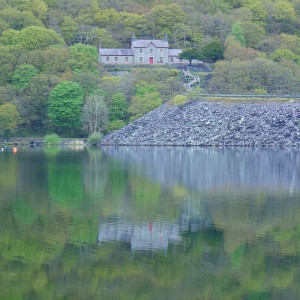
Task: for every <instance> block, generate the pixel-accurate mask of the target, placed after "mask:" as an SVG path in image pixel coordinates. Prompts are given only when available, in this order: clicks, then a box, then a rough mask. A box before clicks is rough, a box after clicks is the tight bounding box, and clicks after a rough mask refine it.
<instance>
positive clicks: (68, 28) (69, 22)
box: [61, 16, 79, 45]
mask: <svg viewBox="0 0 300 300" xmlns="http://www.w3.org/2000/svg"><path fill="white" fill-rule="evenodd" d="M78 30H79V26H78V23H77V22H76V21H75V20H74V19H73V18H72V17H71V16H65V18H64V21H63V22H62V24H61V34H62V37H63V38H64V40H65V43H66V44H67V45H71V44H72V43H73V42H74V40H75V38H76V35H77V33H78Z"/></svg>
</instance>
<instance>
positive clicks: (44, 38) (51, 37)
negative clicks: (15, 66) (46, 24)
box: [0, 26, 64, 51]
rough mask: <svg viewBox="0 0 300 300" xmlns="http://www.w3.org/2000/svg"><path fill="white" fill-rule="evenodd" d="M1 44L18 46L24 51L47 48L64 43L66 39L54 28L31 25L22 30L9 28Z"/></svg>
mask: <svg viewBox="0 0 300 300" xmlns="http://www.w3.org/2000/svg"><path fill="white" fill-rule="evenodd" d="M0 44H2V45H5V46H16V47H19V48H21V49H22V50H23V51H30V50H35V49H46V48H48V47H49V46H53V45H64V40H63V39H62V38H61V37H60V36H59V35H58V34H57V33H56V32H55V31H53V30H51V29H46V28H43V27H37V26H29V27H26V28H24V29H22V30H21V31H17V30H13V29H9V30H6V31H4V32H3V33H2V36H1V37H0Z"/></svg>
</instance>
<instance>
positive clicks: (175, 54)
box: [169, 49, 182, 56]
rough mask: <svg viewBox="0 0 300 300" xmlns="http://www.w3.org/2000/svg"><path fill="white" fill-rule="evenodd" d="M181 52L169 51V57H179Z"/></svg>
mask: <svg viewBox="0 0 300 300" xmlns="http://www.w3.org/2000/svg"><path fill="white" fill-rule="evenodd" d="M181 52H182V50H181V49H169V56H178V55H179V54H180V53H181Z"/></svg>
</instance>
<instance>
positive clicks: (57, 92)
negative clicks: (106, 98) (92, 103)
mask: <svg viewBox="0 0 300 300" xmlns="http://www.w3.org/2000/svg"><path fill="white" fill-rule="evenodd" d="M83 95H84V94H83V90H82V88H81V87H80V85H79V84H77V83H75V82H72V81H63V82H61V83H59V84H58V85H57V86H56V87H55V88H53V89H52V90H51V92H50V96H49V114H48V115H49V119H50V121H51V123H52V125H53V126H54V127H55V128H57V129H59V130H60V129H63V128H69V129H71V130H74V129H78V128H80V125H81V115H82V106H83Z"/></svg>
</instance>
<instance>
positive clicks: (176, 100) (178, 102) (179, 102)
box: [172, 95, 188, 105]
mask: <svg viewBox="0 0 300 300" xmlns="http://www.w3.org/2000/svg"><path fill="white" fill-rule="evenodd" d="M187 101H188V98H187V96H184V95H177V96H175V97H174V98H173V99H172V103H173V104H174V105H182V104H185V103H186V102H187Z"/></svg>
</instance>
